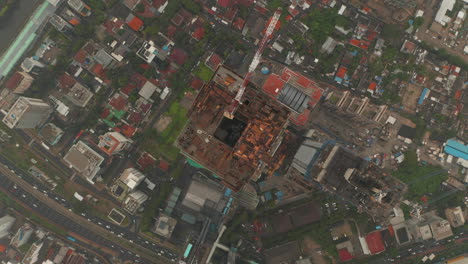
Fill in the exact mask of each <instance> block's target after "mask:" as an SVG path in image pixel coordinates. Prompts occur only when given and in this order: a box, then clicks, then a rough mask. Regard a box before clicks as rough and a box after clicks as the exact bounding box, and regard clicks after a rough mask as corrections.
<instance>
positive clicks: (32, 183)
mask: <svg viewBox="0 0 468 264" xmlns="http://www.w3.org/2000/svg"><path fill="white" fill-rule="evenodd" d="M0 163H3V164H2V165H0V166H1V168H0V171H2V172H3V173H0V180H1V182H2V186H3V188H4V189H6V190H7V191H8V192H9V193H8V195H10V196H12V197H13V198H15V199H17V200H19V201H21V202H23V203H24V204H26V205H27V206H29V207H30V208H31V209H33V210H35V211H36V213H38V214H39V215H41V216H43V217H44V218H47V219H49V220H50V221H51V222H52V223H54V224H57V225H59V226H63V227H64V228H65V229H66V230H67V231H69V232H73V233H76V234H79V235H80V236H82V237H84V238H85V239H88V240H90V241H94V242H95V243H97V244H99V245H101V246H103V247H106V248H109V249H111V250H115V251H116V252H118V254H119V256H120V258H122V259H124V260H133V261H138V262H139V263H158V261H157V260H155V259H144V258H142V257H140V256H138V255H136V254H135V253H133V252H132V251H133V250H132V249H128V248H126V247H122V246H120V245H119V244H117V243H115V241H113V240H112V238H114V239H115V236H117V237H118V238H122V239H125V240H127V241H129V242H130V243H133V244H135V245H138V246H140V247H142V248H145V249H147V250H148V251H149V252H151V253H152V254H157V255H158V256H160V257H164V258H165V259H167V260H169V261H172V262H175V261H176V260H177V254H176V253H175V252H173V251H172V250H169V249H166V248H163V247H161V246H159V245H157V244H155V243H153V242H151V241H147V240H144V239H143V238H141V237H140V236H138V235H137V234H135V233H133V232H131V231H129V230H128V229H127V228H122V227H120V226H118V225H115V224H112V223H110V222H106V221H104V220H102V219H98V218H96V217H92V216H87V215H85V214H83V215H81V216H78V215H76V214H74V213H73V212H71V210H72V208H71V204H70V203H69V202H68V201H66V200H65V199H63V198H62V197H58V196H55V194H53V193H51V192H50V189H48V188H46V187H45V186H43V185H42V184H40V183H39V182H38V181H37V180H36V179H34V177H33V176H31V175H29V174H27V173H24V172H22V171H21V170H20V169H18V168H16V167H15V166H14V165H12V164H11V163H10V162H9V161H8V160H5V158H4V157H2V156H0ZM6 168H8V169H7V170H6ZM13 173H14V174H13ZM7 175H8V176H7ZM12 177H13V178H12ZM14 181H15V182H14ZM26 182H27V183H26ZM28 189H29V190H28ZM91 223H92V224H91ZM94 249H95V248H94ZM109 257H110V256H109ZM161 261H162V260H161Z"/></svg>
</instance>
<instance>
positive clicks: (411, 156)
mask: <svg viewBox="0 0 468 264" xmlns="http://www.w3.org/2000/svg"><path fill="white" fill-rule="evenodd" d="M393 176H395V177H397V178H398V179H400V180H402V181H403V182H405V183H407V184H409V186H408V192H407V193H406V195H405V198H407V199H410V200H417V201H420V198H421V197H422V196H424V195H428V194H434V193H436V192H438V190H439V187H440V186H441V184H442V182H443V181H444V180H446V179H447V173H446V172H444V171H443V170H442V168H441V167H439V166H433V165H425V166H422V165H419V163H418V159H417V155H416V152H415V151H414V150H409V151H407V152H405V160H404V161H403V162H402V163H401V166H400V168H399V169H398V170H397V171H395V172H394V173H393Z"/></svg>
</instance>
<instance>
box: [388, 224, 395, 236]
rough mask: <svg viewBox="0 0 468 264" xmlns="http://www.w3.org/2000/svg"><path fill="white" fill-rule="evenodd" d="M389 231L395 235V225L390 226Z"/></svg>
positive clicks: (391, 234)
mask: <svg viewBox="0 0 468 264" xmlns="http://www.w3.org/2000/svg"><path fill="white" fill-rule="evenodd" d="M388 232H389V233H390V236H392V237H393V236H395V229H393V225H389V226H388Z"/></svg>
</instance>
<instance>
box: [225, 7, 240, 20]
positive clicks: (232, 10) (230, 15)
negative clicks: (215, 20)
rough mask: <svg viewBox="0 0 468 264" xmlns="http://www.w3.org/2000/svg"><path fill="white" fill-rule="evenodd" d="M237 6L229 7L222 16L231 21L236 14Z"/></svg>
mask: <svg viewBox="0 0 468 264" xmlns="http://www.w3.org/2000/svg"><path fill="white" fill-rule="evenodd" d="M237 10H238V9H237V8H229V9H228V10H227V11H226V12H224V14H223V17H224V19H225V20H227V21H229V22H232V20H234V17H235V16H236V14H237Z"/></svg>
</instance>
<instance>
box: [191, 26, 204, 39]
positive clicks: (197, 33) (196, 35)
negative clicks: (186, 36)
mask: <svg viewBox="0 0 468 264" xmlns="http://www.w3.org/2000/svg"><path fill="white" fill-rule="evenodd" d="M204 36H205V28H204V27H203V26H199V27H197V28H196V29H195V31H193V33H192V38H194V39H196V40H201V39H202V38H203V37H204Z"/></svg>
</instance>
